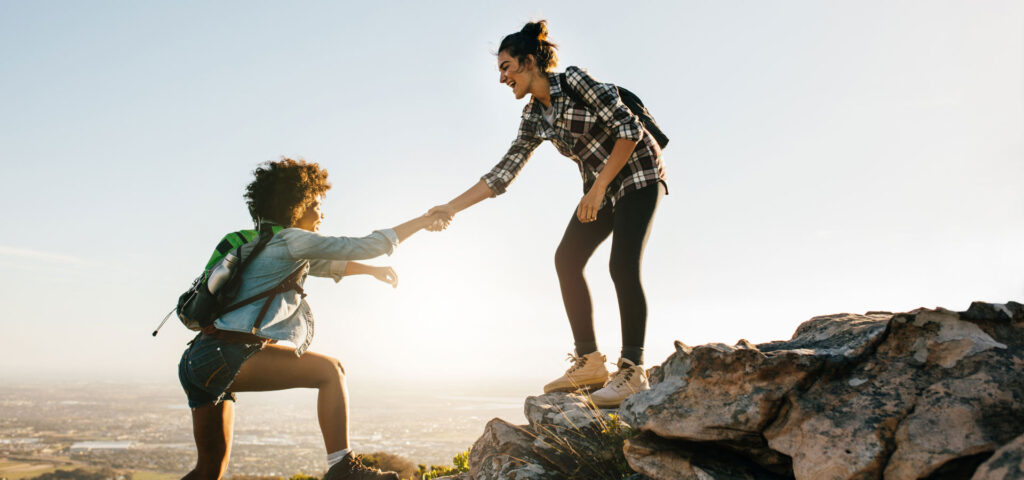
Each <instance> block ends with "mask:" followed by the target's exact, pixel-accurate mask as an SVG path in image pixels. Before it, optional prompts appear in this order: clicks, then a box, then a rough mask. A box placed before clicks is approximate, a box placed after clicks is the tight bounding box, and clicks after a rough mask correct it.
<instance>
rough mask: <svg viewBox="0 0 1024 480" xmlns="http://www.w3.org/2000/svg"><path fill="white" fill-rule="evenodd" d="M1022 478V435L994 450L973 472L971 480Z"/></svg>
mask: <svg viewBox="0 0 1024 480" xmlns="http://www.w3.org/2000/svg"><path fill="white" fill-rule="evenodd" d="M1021 478H1024V435H1021V436H1019V437H1017V438H1016V439H1014V440H1013V441H1012V442H1010V443H1007V444H1006V445H1004V446H1003V447H1002V448H1000V449H999V450H996V452H995V453H994V454H992V457H991V458H989V459H988V460H987V461H986V462H985V463H982V464H981V466H980V467H978V469H977V470H976V471H975V472H974V476H973V477H971V480H1018V479H1021Z"/></svg>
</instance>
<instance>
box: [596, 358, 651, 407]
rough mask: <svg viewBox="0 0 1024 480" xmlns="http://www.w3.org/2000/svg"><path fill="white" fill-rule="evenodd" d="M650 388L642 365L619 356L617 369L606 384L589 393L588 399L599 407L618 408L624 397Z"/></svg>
mask: <svg viewBox="0 0 1024 480" xmlns="http://www.w3.org/2000/svg"><path fill="white" fill-rule="evenodd" d="M650 389H651V385H650V384H649V383H647V372H645V371H644V367H643V366H642V365H635V364H633V362H631V361H629V360H627V359H625V358H620V359H619V371H617V372H615V373H613V374H612V378H611V380H609V381H608V385H605V387H604V388H602V389H600V390H598V391H596V392H594V393H592V394H590V399H591V400H592V401H593V402H594V405H596V406H597V407H599V408H618V406H619V404H621V403H622V401H623V400H625V399H626V397H628V396H630V395H632V394H634V393H636V392H642V391H644V390H650Z"/></svg>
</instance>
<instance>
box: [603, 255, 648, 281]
mask: <svg viewBox="0 0 1024 480" xmlns="http://www.w3.org/2000/svg"><path fill="white" fill-rule="evenodd" d="M608 271H609V272H610V273H611V276H612V281H613V282H615V283H616V284H629V283H635V282H639V281H640V262H635V261H632V260H630V259H623V258H619V257H615V256H612V258H611V261H609V262H608Z"/></svg>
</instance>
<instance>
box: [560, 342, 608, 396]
mask: <svg viewBox="0 0 1024 480" xmlns="http://www.w3.org/2000/svg"><path fill="white" fill-rule="evenodd" d="M568 359H569V360H572V362H573V364H572V366H571V367H569V369H568V370H566V371H565V375H562V376H561V377H558V378H557V379H555V380H554V381H553V382H551V383H549V384H547V385H544V393H551V392H575V391H577V390H580V389H591V388H601V387H603V386H604V384H605V383H606V382H608V369H607V368H606V367H605V366H604V362H605V356H604V355H601V352H592V353H588V354H586V355H583V356H582V357H580V356H576V355H573V354H571V353H570V354H569V358H568Z"/></svg>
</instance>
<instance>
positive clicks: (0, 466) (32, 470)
mask: <svg viewBox="0 0 1024 480" xmlns="http://www.w3.org/2000/svg"><path fill="white" fill-rule="evenodd" d="M62 466H63V467H64V468H69V467H68V466H64V465H62ZM54 470H57V465H55V464H54V463H52V462H51V463H46V462H41V461H40V462H24V461H16V460H11V459H8V458H4V459H0V478H7V479H9V480H21V479H24V478H32V477H37V476H39V475H42V474H44V473H49V472H52V471H54Z"/></svg>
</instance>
